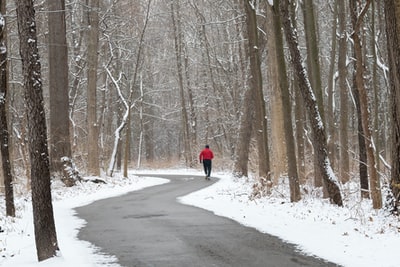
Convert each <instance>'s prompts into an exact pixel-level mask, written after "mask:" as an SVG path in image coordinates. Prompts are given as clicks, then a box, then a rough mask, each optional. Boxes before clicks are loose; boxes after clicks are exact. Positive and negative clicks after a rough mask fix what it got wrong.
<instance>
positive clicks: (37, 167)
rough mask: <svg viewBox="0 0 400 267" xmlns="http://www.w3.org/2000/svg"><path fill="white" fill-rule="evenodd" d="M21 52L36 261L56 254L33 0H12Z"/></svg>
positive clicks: (56, 244) (55, 235) (56, 243)
mask: <svg viewBox="0 0 400 267" xmlns="http://www.w3.org/2000/svg"><path fill="white" fill-rule="evenodd" d="M15 4H16V6H17V20H18V33H19V38H20V54H21V59H22V72H23V75H24V87H25V102H26V103H25V104H26V113H27V116H28V134H29V135H28V140H29V155H30V160H31V177H32V182H31V183H32V206H33V220H34V221H33V222H34V229H35V241H36V251H37V256H38V260H39V261H43V260H46V259H48V258H51V257H54V256H56V255H57V251H58V250H59V249H58V242H57V234H56V228H55V223H54V215H53V205H52V200H51V189H50V168H49V152H48V148H47V131H46V118H45V110H44V106H43V90H42V83H41V80H42V79H41V66H40V60H39V54H38V48H37V34H36V26H35V25H36V23H35V10H34V7H33V1H32V0H25V1H19V0H15Z"/></svg>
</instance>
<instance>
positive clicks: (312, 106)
mask: <svg viewBox="0 0 400 267" xmlns="http://www.w3.org/2000/svg"><path fill="white" fill-rule="evenodd" d="M279 8H280V12H281V16H282V24H283V29H284V32H285V36H286V41H287V43H288V46H289V50H290V55H291V61H292V63H293V69H294V72H295V74H296V76H297V79H298V82H299V89H300V91H301V94H302V96H303V99H304V102H305V105H306V107H307V111H308V113H309V117H310V123H311V128H312V132H313V138H312V142H313V146H314V151H315V153H316V154H317V155H316V156H317V158H318V168H320V173H321V175H322V181H323V183H324V184H325V186H326V189H327V192H328V195H329V198H330V200H331V201H332V202H333V203H335V204H337V205H338V206H342V205H343V201H342V196H341V192H340V189H339V185H338V182H337V180H336V177H335V176H334V174H333V171H332V168H331V165H330V162H329V158H328V151H327V143H326V136H325V135H326V133H325V128H324V123H323V121H322V119H321V116H320V113H319V110H318V105H317V102H316V98H315V96H314V93H313V91H312V89H311V85H310V82H309V80H308V77H307V74H306V71H305V69H304V66H303V65H302V61H303V60H302V57H301V55H300V51H299V47H298V42H297V35H296V33H295V31H294V30H293V27H292V24H291V19H290V15H289V1H288V0H280V4H279Z"/></svg>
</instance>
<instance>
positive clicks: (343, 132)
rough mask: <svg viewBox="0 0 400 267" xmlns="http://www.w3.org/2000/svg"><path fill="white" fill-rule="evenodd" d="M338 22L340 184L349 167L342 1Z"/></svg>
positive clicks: (339, 4)
mask: <svg viewBox="0 0 400 267" xmlns="http://www.w3.org/2000/svg"><path fill="white" fill-rule="evenodd" d="M337 5H338V13H339V14H338V15H339V16H338V20H339V58H338V72H339V77H338V78H339V92H340V93H339V95H340V115H339V116H340V126H339V127H340V128H339V140H340V168H339V177H340V180H341V181H342V183H347V182H348V181H349V180H350V165H349V152H348V150H349V142H348V139H349V134H348V130H347V129H348V122H349V100H348V98H349V97H348V92H349V89H348V86H347V84H346V83H347V64H346V60H347V32H346V5H345V2H344V1H338V4H337Z"/></svg>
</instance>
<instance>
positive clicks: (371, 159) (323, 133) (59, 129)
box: [0, 0, 400, 258]
mask: <svg viewBox="0 0 400 267" xmlns="http://www.w3.org/2000/svg"><path fill="white" fill-rule="evenodd" d="M0 5H1V14H2V20H1V23H0V24H1V25H0V27H1V29H0V31H1V33H0V58H1V60H0V100H1V101H0V123H1V125H0V127H1V135H0V144H1V159H2V165H1V170H2V172H1V175H0V180H2V181H3V182H1V187H0V191H1V192H2V194H3V193H4V196H5V199H6V204H7V205H6V208H7V215H9V216H14V212H15V211H14V210H13V196H14V195H15V194H18V193H20V192H22V191H27V190H32V201H33V203H37V205H36V206H35V204H34V212H35V211H36V212H37V214H41V213H46V212H50V213H51V212H52V211H51V207H48V206H46V207H45V208H43V205H41V203H42V204H43V203H47V202H49V200H50V202H51V192H50V191H51V190H50V183H51V180H53V179H61V180H62V181H64V183H65V185H66V186H73V185H74V184H75V182H76V181H77V180H81V179H84V178H82V177H87V176H96V177H97V176H100V177H101V176H102V175H107V176H112V175H113V173H114V172H116V171H118V172H123V173H124V175H125V176H127V172H128V169H132V168H145V167H153V168H157V167H169V166H176V165H181V166H185V167H188V168H192V167H194V166H195V165H197V164H198V152H199V151H200V149H202V147H203V146H204V145H205V144H209V145H210V147H212V148H213V150H214V153H215V154H216V159H215V163H214V166H215V168H225V169H229V170H231V171H232V173H233V174H234V175H235V176H237V177H238V178H241V177H247V176H249V175H250V174H254V175H256V176H257V183H256V184H255V185H254V197H267V196H268V193H269V191H270V189H271V187H273V186H274V184H276V183H278V181H279V180H281V179H287V180H288V184H289V187H290V196H288V197H290V201H292V202H296V201H299V200H300V199H301V194H302V190H301V188H302V185H305V184H308V185H312V186H313V187H316V188H322V192H323V195H322V196H321V197H324V198H328V199H329V200H330V201H331V202H332V204H336V205H339V206H341V205H343V199H342V195H341V190H340V188H341V185H343V184H346V183H347V182H349V181H353V182H354V181H356V182H357V183H358V184H359V189H358V190H359V194H360V195H361V196H362V198H370V199H371V200H372V202H371V203H372V205H373V208H374V209H382V208H385V209H389V210H390V211H391V212H393V213H394V214H397V209H398V205H399V203H398V202H399V199H400V161H399V158H400V141H399V140H400V121H399V119H400V117H399V116H400V115H398V113H399V112H400V96H399V94H400V76H399V75H400V65H399V64H400V63H399V62H400V61H399V59H400V47H399V46H398V43H399V42H398V40H399V38H400V26H399V25H400V21H399V18H400V1H396V0H385V1H373V0H361V1H360V0H358V1H357V0H349V1H341V0H323V1H322V0H314V1H313V0H299V1H295V0H268V1H267V0H243V1H242V0H136V1H129V0H103V1H100V0H80V1H78V0H36V1H32V0H27V1H17V0H16V1H5V0H3V1H0ZM77 170H79V172H78V171H77ZM3 184H4V186H3ZM46 201H47V202H46ZM35 207H36V209H35ZM38 216H40V215H38ZM48 217H49V216H47V217H46V218H48ZM37 218H39V217H37ZM38 223H39V222H38ZM50 224H51V222H50ZM35 227H36V225H35ZM38 227H39V226H38ZM48 232H49V234H48V237H47V238H48V239H49V240H51V239H52V238H54V237H52V236H51V231H48ZM42 238H43V239H45V238H46V237H42ZM39 242H40V241H39ZM53 244H56V242H53ZM55 248H56V246H55ZM47 253H48V252H47ZM50 254H51V252H50ZM46 257H47V255H46V253H44V254H43V255H42V258H46ZM39 258H40V256H39Z"/></svg>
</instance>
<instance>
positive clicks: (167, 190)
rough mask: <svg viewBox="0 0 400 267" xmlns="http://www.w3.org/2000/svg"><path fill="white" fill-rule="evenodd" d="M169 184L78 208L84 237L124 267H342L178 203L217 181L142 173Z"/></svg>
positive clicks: (273, 238) (250, 229)
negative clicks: (167, 181)
mask: <svg viewBox="0 0 400 267" xmlns="http://www.w3.org/2000/svg"><path fill="white" fill-rule="evenodd" d="M143 176H147V177H148V176H154V177H160V178H167V179H169V180H171V182H170V183H167V184H163V185H157V186H153V187H149V188H145V189H143V190H140V191H134V192H131V193H129V194H126V195H123V196H119V197H113V198H109V199H104V200H100V201H96V202H94V203H92V204H90V205H87V206H84V207H80V208H77V209H76V211H77V213H78V216H79V217H80V218H83V219H85V220H86V221H87V225H86V226H85V227H84V228H82V229H81V230H80V232H79V235H78V237H79V239H81V240H86V241H89V242H90V243H92V244H94V245H96V246H97V247H99V248H101V252H104V253H107V254H109V255H115V256H116V257H117V258H118V263H119V264H120V265H122V266H125V267H145V266H146V267H150V266H152V267H153V266H154V267H169V266H171V267H189V266H190V267H197V266H198V267H208V266H220V267H225V266H226V267H228V266H229V267H236V266H237V267H239V266H240V267H242V266H246V267H258V266H260V267H261V266H262V267H274V266H276V267H298V266H313V267H315V266H324V267H325V266H337V265H335V264H332V263H328V262H326V261H323V260H321V259H317V258H314V257H309V256H305V255H302V254H300V253H298V252H296V249H295V247H294V246H293V245H290V244H287V243H284V242H282V241H281V240H280V239H279V238H276V237H273V236H270V235H267V234H263V233H260V232H259V231H257V230H255V229H253V228H249V227H245V226H243V225H240V224H239V223H237V222H235V221H233V220H231V219H228V218H224V217H219V216H216V215H214V214H213V213H211V212H209V211H206V210H203V209H200V208H197V207H192V206H187V205H183V204H181V203H179V202H177V200H176V198H177V197H180V196H184V195H186V194H188V193H191V192H194V191H197V190H199V189H201V188H204V187H206V186H208V185H210V184H211V183H213V182H215V179H212V180H211V181H205V180H204V177H198V176H193V175H158V174H157V175H143Z"/></svg>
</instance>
